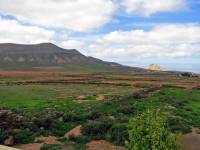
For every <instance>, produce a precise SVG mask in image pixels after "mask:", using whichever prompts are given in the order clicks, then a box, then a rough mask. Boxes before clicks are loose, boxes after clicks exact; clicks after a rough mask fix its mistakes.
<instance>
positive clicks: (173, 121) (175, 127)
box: [168, 117, 192, 134]
mask: <svg viewBox="0 0 200 150" xmlns="http://www.w3.org/2000/svg"><path fill="white" fill-rule="evenodd" d="M168 123H169V127H170V128H171V130H172V132H174V133H176V132H182V133H183V134H186V133H190V132H192V128H191V127H190V125H189V123H188V122H186V121H185V120H183V119H182V118H180V117H169V118H168Z"/></svg>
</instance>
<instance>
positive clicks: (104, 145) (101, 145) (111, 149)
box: [87, 140, 127, 150]
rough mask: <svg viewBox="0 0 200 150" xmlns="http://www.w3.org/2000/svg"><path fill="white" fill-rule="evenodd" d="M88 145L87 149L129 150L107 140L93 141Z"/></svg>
mask: <svg viewBox="0 0 200 150" xmlns="http://www.w3.org/2000/svg"><path fill="white" fill-rule="evenodd" d="M87 147H88V148H87V150H127V149H126V148H124V147H118V146H114V145H113V144H111V143H109V142H107V141H105V140H99V141H91V142H90V143H88V144H87Z"/></svg>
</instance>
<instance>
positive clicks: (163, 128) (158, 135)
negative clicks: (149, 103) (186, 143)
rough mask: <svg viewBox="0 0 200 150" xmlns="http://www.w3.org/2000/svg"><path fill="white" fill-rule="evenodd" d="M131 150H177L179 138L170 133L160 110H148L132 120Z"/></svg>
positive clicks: (130, 133)
mask: <svg viewBox="0 0 200 150" xmlns="http://www.w3.org/2000/svg"><path fill="white" fill-rule="evenodd" d="M128 128H129V141H126V145H127V147H128V149H129V150H147V149H148V150H177V149H179V137H178V136H177V135H174V134H172V133H171V132H170V130H169V129H168V126H167V119H166V118H165V117H164V115H162V113H161V112H160V111H158V110H147V111H145V112H144V113H143V114H141V115H139V116H137V117H135V118H132V119H130V122H129V126H128Z"/></svg>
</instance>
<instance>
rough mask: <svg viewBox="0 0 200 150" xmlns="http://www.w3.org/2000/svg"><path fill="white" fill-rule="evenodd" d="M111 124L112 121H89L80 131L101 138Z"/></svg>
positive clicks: (93, 137) (94, 137)
mask: <svg viewBox="0 0 200 150" xmlns="http://www.w3.org/2000/svg"><path fill="white" fill-rule="evenodd" d="M111 126H112V123H111V122H109V121H89V122H88V123H86V124H84V125H83V126H82V128H81V131H82V133H83V135H85V136H88V137H91V138H92V139H102V138H105V134H106V132H107V131H108V130H109V129H110V127H111Z"/></svg>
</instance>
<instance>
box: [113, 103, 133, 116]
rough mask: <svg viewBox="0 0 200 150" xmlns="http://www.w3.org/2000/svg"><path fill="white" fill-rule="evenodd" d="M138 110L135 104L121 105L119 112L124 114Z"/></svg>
mask: <svg viewBox="0 0 200 150" xmlns="http://www.w3.org/2000/svg"><path fill="white" fill-rule="evenodd" d="M135 110H136V108H135V106H131V105H128V106H121V107H120V108H119V109H118V110H117V112H119V113H123V114H127V115H128V114H132V113H134V112H135Z"/></svg>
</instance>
